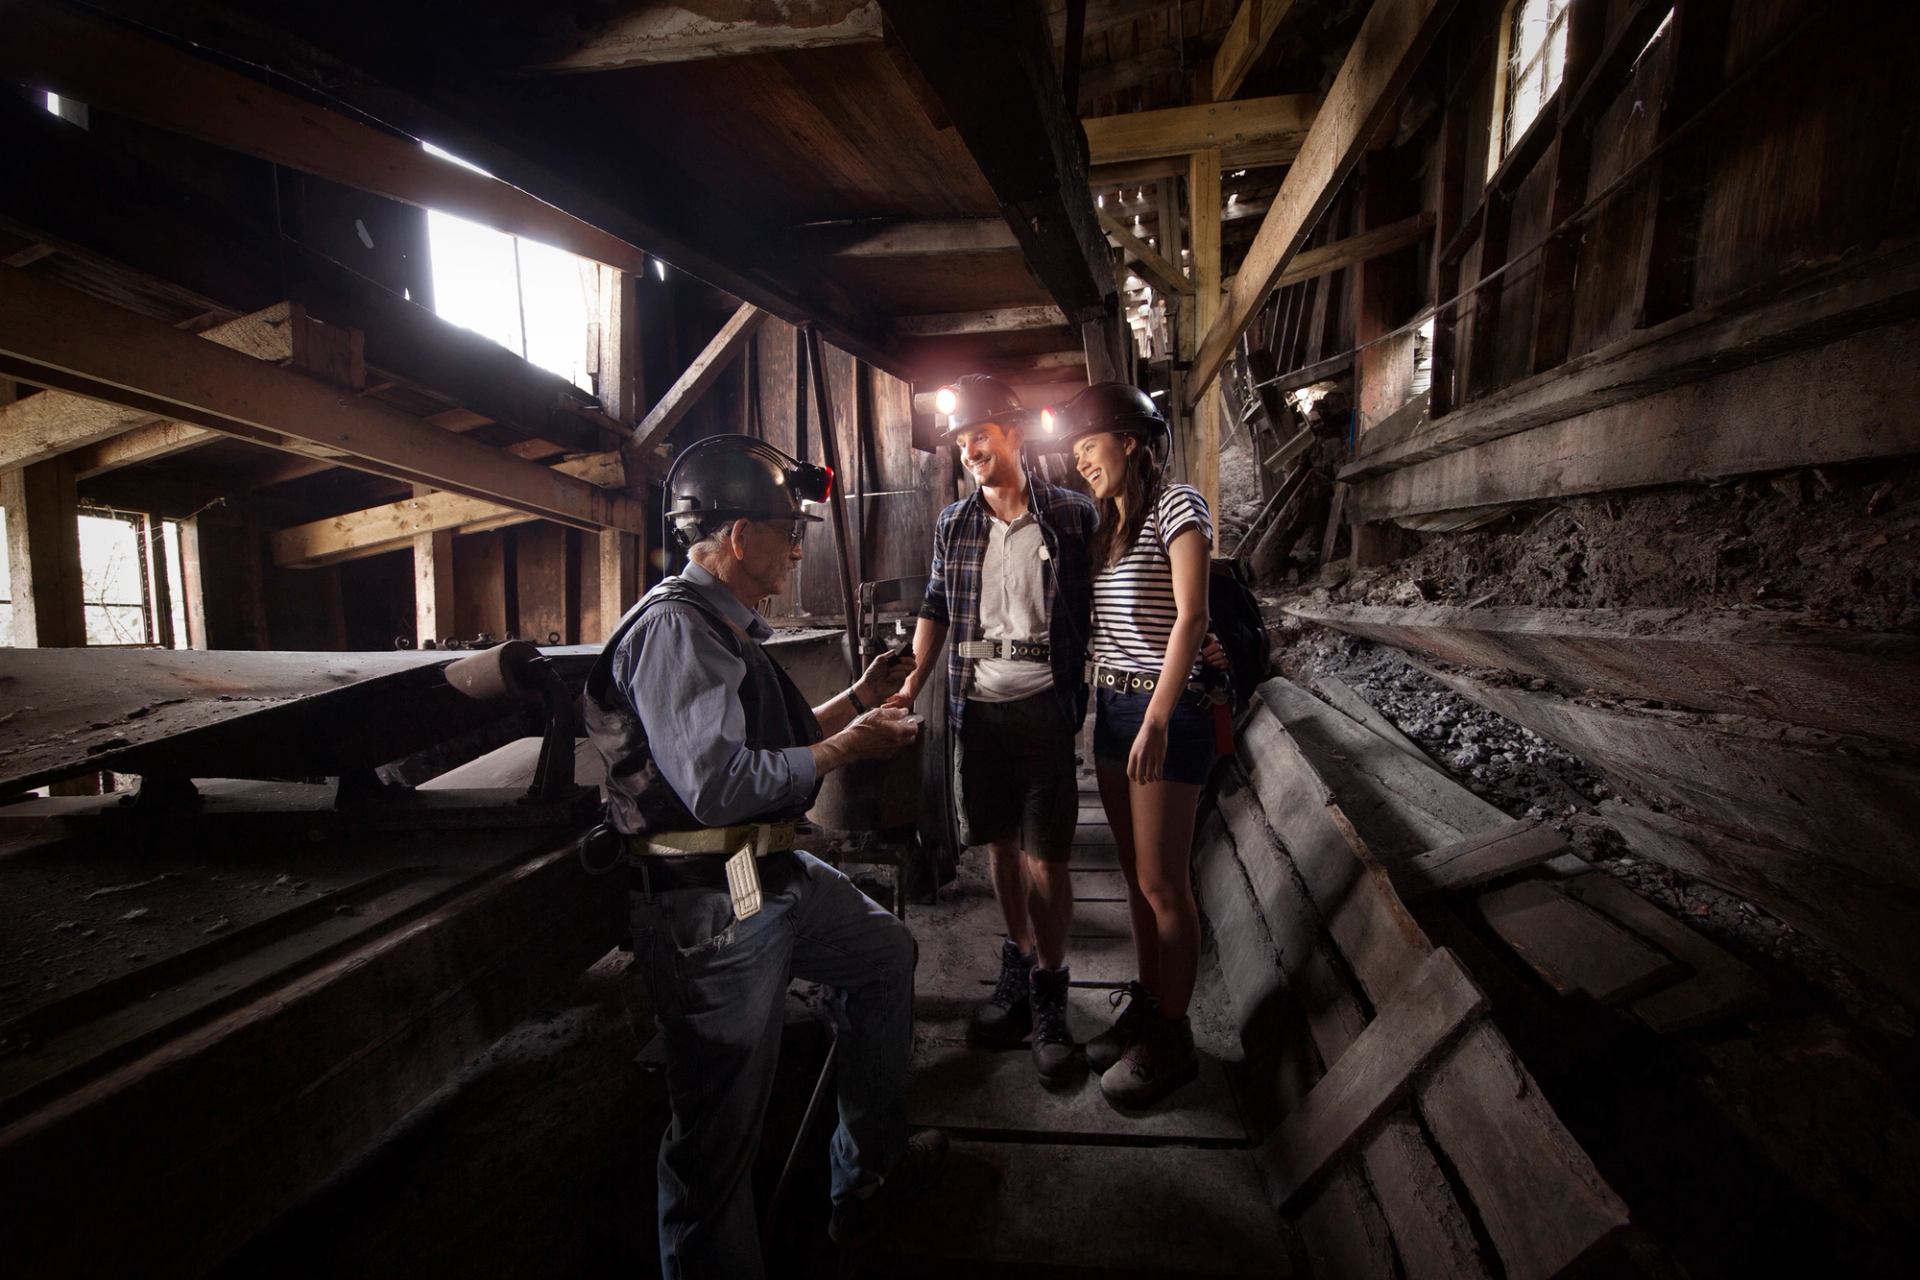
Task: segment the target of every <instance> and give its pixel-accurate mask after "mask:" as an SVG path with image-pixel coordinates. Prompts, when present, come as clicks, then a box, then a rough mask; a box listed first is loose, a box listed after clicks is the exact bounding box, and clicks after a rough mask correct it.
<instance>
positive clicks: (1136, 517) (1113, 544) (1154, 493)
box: [1093, 436, 1161, 573]
mask: <svg viewBox="0 0 1920 1280" xmlns="http://www.w3.org/2000/svg"><path fill="white" fill-rule="evenodd" d="M1133 439H1134V447H1133V452H1132V453H1130V454H1128V455H1127V474H1126V478H1125V479H1124V480H1123V481H1122V482H1121V485H1120V493H1121V494H1123V495H1124V496H1125V497H1126V501H1127V518H1126V520H1125V521H1124V522H1123V521H1122V520H1121V519H1120V503H1119V501H1118V500H1117V499H1116V498H1097V499H1095V500H1094V510H1095V511H1096V513H1097V514H1098V515H1099V518H1100V525H1099V533H1098V534H1097V535H1096V537H1095V541H1094V545H1093V571H1094V572H1095V573H1099V572H1100V571H1101V570H1103V569H1105V568H1107V567H1108V566H1109V565H1111V564H1113V563H1114V562H1115V561H1117V560H1119V559H1120V558H1121V557H1122V556H1124V555H1126V554H1127V551H1128V550H1129V549H1130V548H1131V547H1132V546H1133V544H1134V542H1135V540H1137V539H1138V538H1139V537H1140V527H1141V526H1142V525H1144V524H1146V522H1147V512H1148V511H1149V510H1150V509H1151V508H1152V506H1153V503H1154V502H1155V501H1156V500H1157V499H1158V498H1159V497H1160V481H1161V476H1160V460H1159V459H1158V458H1156V457H1154V456H1153V449H1152V447H1151V446H1150V445H1149V444H1148V443H1147V442H1146V441H1145V440H1143V439H1141V438H1140V437H1138V436H1135V437H1134V438H1133Z"/></svg>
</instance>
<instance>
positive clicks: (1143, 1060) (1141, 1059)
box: [1100, 1012, 1200, 1108]
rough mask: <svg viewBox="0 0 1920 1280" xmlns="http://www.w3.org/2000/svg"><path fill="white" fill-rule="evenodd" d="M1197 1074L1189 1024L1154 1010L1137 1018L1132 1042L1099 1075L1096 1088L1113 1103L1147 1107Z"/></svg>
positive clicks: (1198, 1060) (1195, 1056)
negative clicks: (1098, 1084)
mask: <svg viewBox="0 0 1920 1280" xmlns="http://www.w3.org/2000/svg"><path fill="white" fill-rule="evenodd" d="M1199 1074H1200V1059H1199V1057H1198V1056H1197V1055H1196V1054H1195V1053H1194V1051H1193V1028H1192V1027H1191V1026H1189V1025H1188V1023H1187V1020H1186V1019H1185V1018H1181V1019H1180V1020H1179V1021H1177V1022H1176V1021H1174V1020H1173V1019H1171V1018H1163V1017H1161V1016H1160V1014H1159V1013H1158V1012H1154V1013H1149V1014H1147V1015H1146V1016H1145V1017H1143V1018H1142V1019H1141V1020H1140V1025H1139V1027H1138V1029H1137V1030H1136V1031H1135V1032H1134V1037H1133V1043H1132V1044H1130V1045H1128V1046H1127V1051H1126V1052H1125V1053H1124V1054H1122V1055H1120V1061H1118V1062H1116V1063H1114V1064H1113V1065H1112V1066H1111V1067H1108V1068H1107V1069H1106V1072H1105V1073H1104V1074H1103V1075H1101V1077H1100V1092H1101V1093H1104V1094H1105V1095H1107V1101H1108V1102H1111V1103H1113V1105H1115V1106H1116V1107H1135V1108H1137V1107H1150V1106H1152V1105H1153V1104H1154V1103H1156V1102H1158V1101H1160V1099H1162V1098H1164V1097H1166V1096H1167V1095H1168V1094H1170V1093H1172V1092H1173V1091H1174V1090H1175V1089H1178V1088H1179V1087H1180V1086H1181V1085H1183V1084H1186V1083H1188V1082H1189V1081H1191V1080H1192V1079H1193V1078H1194V1077H1195V1076H1197V1075H1199Z"/></svg>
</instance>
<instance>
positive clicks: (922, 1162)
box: [827, 1129, 947, 1249]
mask: <svg viewBox="0 0 1920 1280" xmlns="http://www.w3.org/2000/svg"><path fill="white" fill-rule="evenodd" d="M946 1163H947V1135H946V1134H944V1133H942V1132H940V1130H938V1129H920V1130H916V1131H915V1132H914V1134H913V1136H912V1137H910V1138H908V1139H907V1149H906V1152H905V1154H903V1155H902V1156H901V1157H900V1162H899V1163H898V1164H896V1165H894V1166H893V1169H892V1171H891V1172H889V1173H888V1174H887V1177H886V1180H885V1181H884V1182H882V1183H881V1184H880V1186H879V1188H878V1189H877V1190H875V1191H874V1192H873V1193H872V1194H871V1195H868V1196H865V1197H861V1196H849V1197H847V1198H846V1199H845V1200H837V1201H835V1202H834V1206H833V1217H832V1218H831V1219H830V1220H829V1221H828V1222H827V1237H828V1238H829V1239H830V1240H832V1241H833V1243H834V1246H835V1247H836V1248H840V1249H858V1248H860V1247H862V1246H863V1245H865V1244H867V1243H868V1242H869V1241H871V1240H872V1239H873V1238H874V1237H875V1236H877V1235H879V1234H880V1231H881V1228H883V1227H885V1226H886V1224H887V1219H888V1218H889V1217H891V1216H893V1215H894V1214H896V1213H898V1212H899V1210H900V1208H901V1207H902V1206H903V1205H905V1204H906V1203H907V1202H908V1201H911V1200H912V1199H914V1197H916V1196H919V1195H921V1194H923V1193H924V1192H925V1191H926V1190H927V1188H929V1187H931V1186H932V1185H933V1181H934V1179H935V1178H938V1177H939V1176H940V1170H941V1169H943V1168H945V1167H946Z"/></svg>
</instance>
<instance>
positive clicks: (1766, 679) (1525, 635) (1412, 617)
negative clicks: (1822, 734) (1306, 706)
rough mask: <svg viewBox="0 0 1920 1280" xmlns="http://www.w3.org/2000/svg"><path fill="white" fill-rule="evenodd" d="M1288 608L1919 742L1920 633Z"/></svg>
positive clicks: (1620, 691) (1792, 719)
mask: <svg viewBox="0 0 1920 1280" xmlns="http://www.w3.org/2000/svg"><path fill="white" fill-rule="evenodd" d="M1286 612H1287V613H1289V614H1291V615H1292V616H1294V617H1296V618H1301V619H1303V620H1305V621H1308V622H1313V623H1317V624H1319V625H1320V626H1325V627H1333V628H1336V629H1338V630H1340V631H1345V632H1348V633H1350V634H1352V635H1358V636H1364V637H1366V638H1367V639H1369V640H1374V641H1377V642H1379V643H1381V644H1390V645H1394V646H1396V647H1398V648H1401V649H1412V650H1418V651H1419V652H1422V653H1426V654H1429V655H1431V656H1433V657H1436V658H1439V659H1441V660H1443V661H1446V662H1452V663H1456V664H1458V665H1460V666H1463V667H1475V668H1481V667H1500V668H1504V669H1506V670H1508V671H1517V672H1520V673H1522V674H1524V675H1530V676H1538V677H1541V678H1544V679H1548V680H1552V681H1555V682H1556V683H1558V684H1560V685H1561V686H1563V687H1565V688H1569V689H1597V690H1600V691H1601V692H1603V693H1611V694H1617V695H1619V696H1621V697H1628V698H1646V699H1650V700H1653V701H1657V702H1668V703H1673V704H1675V705H1677V706H1682V707H1692V708H1695V709H1698V710H1702V711H1724V712H1732V713H1736V714H1742V715H1754V716H1765V717H1768V718H1770V719H1774V720H1783V721H1786V722H1788V723H1790V724H1802V725H1809V726H1811V727H1813V728H1817V729H1829V730H1832V731H1833V732H1835V733H1848V734H1856V735H1859V736H1861V737H1869V738H1882V739H1886V740H1889V741H1893V742H1900V743H1904V744H1907V745H1909V746H1920V638H1916V637H1913V636H1908V635H1902V634H1898V633H1887V632H1873V631H1862V630H1859V629H1856V628H1852V627H1845V626H1841V625H1839V624H1837V623H1834V622H1832V621H1830V620H1827V619H1823V618H1820V617H1818V616H1815V615H1812V614H1803V613H1794V612H1790V611H1787V610H1775V609H1769V610H1764V611H1761V612H1758V613H1754V612H1750V611H1746V610H1711V609H1698V608H1689V609H1535V608H1526V607H1519V606H1512V607H1503V606H1488V607H1481V608H1473V609H1463V608H1455V607H1451V606H1446V605H1416V606H1413V607H1411V608H1401V607H1395V606H1385V605H1338V604H1320V605H1316V604H1304V605H1289V606H1287V607H1286Z"/></svg>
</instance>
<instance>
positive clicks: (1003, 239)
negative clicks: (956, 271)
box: [819, 218, 1020, 258]
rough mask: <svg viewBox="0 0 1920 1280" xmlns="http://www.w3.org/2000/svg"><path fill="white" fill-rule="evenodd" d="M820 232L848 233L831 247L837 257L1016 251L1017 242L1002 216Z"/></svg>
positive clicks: (840, 234) (900, 256) (823, 230)
mask: <svg viewBox="0 0 1920 1280" xmlns="http://www.w3.org/2000/svg"><path fill="white" fill-rule="evenodd" d="M819 234H820V235H821V236H822V237H823V238H824V237H827V236H834V237H836V238H837V237H839V236H842V235H846V236H850V237H851V238H849V239H847V240H846V241H844V242H843V243H840V244H839V245H838V246H837V247H836V248H834V249H833V251H832V252H833V256H835V257H837V258H918V257H923V256H927V255H930V254H945V253H1017V252H1018V251H1019V249H1020V242H1019V241H1018V240H1016V239H1015V238H1014V235H1013V232H1012V231H1011V230H1010V229H1008V227H1007V223H1006V220H1005V219H1004V218H946V219H936V220H932V221H927V222H898V223H894V224H893V225H891V226H887V227H882V228H880V229H878V230H854V229H852V228H842V227H823V228H820V229H819Z"/></svg>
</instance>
